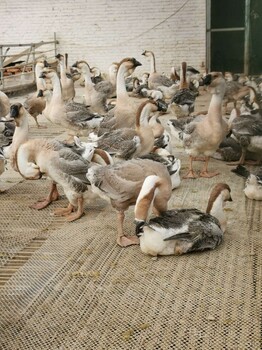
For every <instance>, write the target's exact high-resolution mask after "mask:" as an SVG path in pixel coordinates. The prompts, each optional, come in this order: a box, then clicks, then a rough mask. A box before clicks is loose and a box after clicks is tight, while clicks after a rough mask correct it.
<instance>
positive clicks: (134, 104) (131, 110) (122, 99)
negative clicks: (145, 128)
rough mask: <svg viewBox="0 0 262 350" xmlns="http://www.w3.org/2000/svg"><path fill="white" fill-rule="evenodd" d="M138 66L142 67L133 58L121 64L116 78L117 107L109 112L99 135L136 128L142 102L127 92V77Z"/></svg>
mask: <svg viewBox="0 0 262 350" xmlns="http://www.w3.org/2000/svg"><path fill="white" fill-rule="evenodd" d="M138 66H141V63H140V62H138V61H137V60H136V59H135V58H133V57H132V58H130V57H127V58H124V59H123V60H122V61H120V62H119V66H118V71H117V78H116V94H117V98H116V103H115V107H114V108H113V109H111V110H110V111H109V113H108V116H107V117H106V118H105V119H104V120H103V122H102V123H101V125H100V130H99V135H102V134H103V133H104V132H106V131H109V130H112V129H118V128H124V127H127V128H134V127H135V122H136V119H135V115H136V112H137V110H138V107H139V105H140V104H141V100H140V99H138V98H135V97H130V96H129V94H128V92H127V90H126V85H125V76H126V74H131V73H132V72H133V71H134V70H135V69H136V67H138Z"/></svg>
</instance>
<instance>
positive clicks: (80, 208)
mask: <svg viewBox="0 0 262 350" xmlns="http://www.w3.org/2000/svg"><path fill="white" fill-rule="evenodd" d="M72 207H73V206H72ZM73 209H74V207H73ZM83 214H84V198H83V197H80V198H78V200H77V211H75V212H74V213H73V210H72V211H71V213H70V214H69V215H66V221H68V222H71V221H75V220H77V219H80V218H81V216H83Z"/></svg>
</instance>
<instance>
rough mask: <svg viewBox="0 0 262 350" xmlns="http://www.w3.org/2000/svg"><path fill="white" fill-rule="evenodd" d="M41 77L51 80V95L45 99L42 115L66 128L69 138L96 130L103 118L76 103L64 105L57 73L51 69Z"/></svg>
mask: <svg viewBox="0 0 262 350" xmlns="http://www.w3.org/2000/svg"><path fill="white" fill-rule="evenodd" d="M41 77H43V78H48V79H51V80H52V84H53V94H52V97H51V98H50V96H49V97H47V102H48V103H47V104H46V108H45V109H44V110H43V115H44V116H45V117H46V118H47V119H48V120H50V121H51V122H52V123H55V124H59V125H62V126H64V127H65V128H67V130H68V135H69V137H71V138H72V136H74V135H76V134H81V135H84V134H87V133H89V131H90V130H92V129H94V128H98V126H99V125H100V122H101V121H102V120H103V117H102V116H100V115H97V114H93V113H91V112H90V111H89V109H88V107H87V106H85V105H83V104H81V103H77V102H67V103H64V101H63V98H62V90H61V85H60V81H59V78H58V75H57V73H56V72H55V71H54V70H52V69H47V70H46V71H45V72H43V73H42V74H41Z"/></svg>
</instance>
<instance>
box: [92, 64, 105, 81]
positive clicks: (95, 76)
mask: <svg viewBox="0 0 262 350" xmlns="http://www.w3.org/2000/svg"><path fill="white" fill-rule="evenodd" d="M90 72H91V75H92V76H91V80H92V83H93V84H97V83H100V82H101V81H103V78H102V74H101V71H100V69H99V68H98V67H92V68H90Z"/></svg>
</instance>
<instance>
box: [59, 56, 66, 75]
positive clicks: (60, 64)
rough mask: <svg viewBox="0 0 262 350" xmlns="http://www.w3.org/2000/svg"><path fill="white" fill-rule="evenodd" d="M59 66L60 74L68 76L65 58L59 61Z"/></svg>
mask: <svg viewBox="0 0 262 350" xmlns="http://www.w3.org/2000/svg"><path fill="white" fill-rule="evenodd" d="M59 66H60V74H61V75H63V76H66V66H65V61H64V59H63V58H62V59H61V60H60V61H59Z"/></svg>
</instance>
